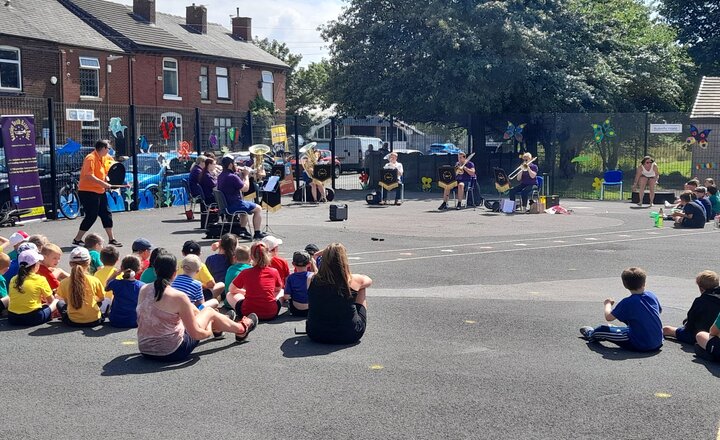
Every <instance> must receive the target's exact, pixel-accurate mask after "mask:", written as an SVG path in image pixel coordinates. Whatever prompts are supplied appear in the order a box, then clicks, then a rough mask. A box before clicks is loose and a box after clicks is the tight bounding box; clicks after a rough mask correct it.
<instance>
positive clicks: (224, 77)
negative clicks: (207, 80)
mask: <svg viewBox="0 0 720 440" xmlns="http://www.w3.org/2000/svg"><path fill="white" fill-rule="evenodd" d="M222 71H225V74H222ZM222 80H224V81H225V91H226V92H227V93H226V96H220V84H221V83H220V82H221V81H222ZM215 85H216V86H217V99H219V100H221V101H230V69H228V68H227V67H219V66H216V67H215Z"/></svg>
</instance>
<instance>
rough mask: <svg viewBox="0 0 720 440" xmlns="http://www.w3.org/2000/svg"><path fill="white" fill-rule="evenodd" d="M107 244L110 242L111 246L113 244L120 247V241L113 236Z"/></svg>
mask: <svg viewBox="0 0 720 440" xmlns="http://www.w3.org/2000/svg"><path fill="white" fill-rule="evenodd" d="M108 244H111V245H113V246H115V247H122V243H120V242H119V241H117V240H115V239H114V238H113V239H112V240H110V241H108Z"/></svg>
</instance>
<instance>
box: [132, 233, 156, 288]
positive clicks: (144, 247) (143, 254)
mask: <svg viewBox="0 0 720 440" xmlns="http://www.w3.org/2000/svg"><path fill="white" fill-rule="evenodd" d="M151 249H152V244H150V242H149V241H148V240H146V239H144V238H138V239H137V240H135V241H134V242H133V244H132V251H133V255H137V257H138V258H139V259H140V271H139V272H136V273H135V278H136V279H138V280H139V279H140V277H141V276H142V273H143V271H144V270H145V269H147V268H148V267H150V259H149V258H150V250H151Z"/></svg>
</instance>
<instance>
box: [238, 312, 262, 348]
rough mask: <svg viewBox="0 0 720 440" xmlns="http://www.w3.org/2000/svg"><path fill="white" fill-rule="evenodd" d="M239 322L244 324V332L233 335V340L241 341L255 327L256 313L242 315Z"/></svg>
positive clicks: (256, 321)
mask: <svg viewBox="0 0 720 440" xmlns="http://www.w3.org/2000/svg"><path fill="white" fill-rule="evenodd" d="M240 322H242V323H243V324H245V333H244V334H242V335H235V342H243V341H244V340H245V339H247V337H248V335H249V334H250V332H251V331H253V330H255V327H257V325H258V317H257V315H256V314H254V313H251V314H249V315H247V316H243V318H242V319H241V320H240Z"/></svg>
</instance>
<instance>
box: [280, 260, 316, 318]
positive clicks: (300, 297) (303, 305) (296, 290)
mask: <svg viewBox="0 0 720 440" xmlns="http://www.w3.org/2000/svg"><path fill="white" fill-rule="evenodd" d="M310 261H311V258H310V254H308V253H307V252H305V251H297V252H295V253H294V254H293V261H292V264H293V266H294V267H295V272H294V273H292V274H290V276H288V277H287V280H285V295H284V298H283V299H284V300H285V301H287V302H288V309H289V310H290V313H291V314H292V315H293V316H307V315H308V294H307V289H308V279H310V278H311V277H312V276H313V273H312V272H308V270H307V269H308V265H310Z"/></svg>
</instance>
